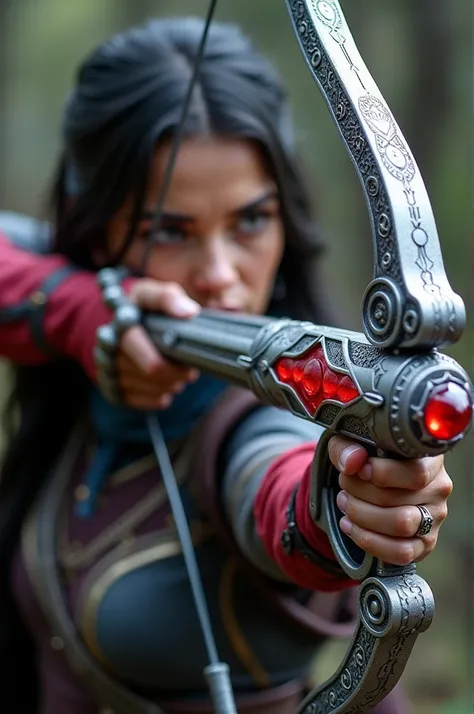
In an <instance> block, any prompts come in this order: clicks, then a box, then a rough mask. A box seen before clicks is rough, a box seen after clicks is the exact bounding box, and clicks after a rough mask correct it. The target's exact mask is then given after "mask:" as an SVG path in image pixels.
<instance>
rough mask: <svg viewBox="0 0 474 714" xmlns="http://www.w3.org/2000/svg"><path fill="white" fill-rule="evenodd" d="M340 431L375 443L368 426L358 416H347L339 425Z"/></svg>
mask: <svg viewBox="0 0 474 714" xmlns="http://www.w3.org/2000/svg"><path fill="white" fill-rule="evenodd" d="M338 431H345V432H347V433H348V434H352V435H353V436H355V437H358V438H360V439H370V441H373V439H372V436H371V434H370V431H369V428H368V426H367V424H366V423H365V422H364V421H362V419H359V417H356V416H353V415H351V416H345V417H343V418H342V419H341V421H340V423H339V429H338Z"/></svg>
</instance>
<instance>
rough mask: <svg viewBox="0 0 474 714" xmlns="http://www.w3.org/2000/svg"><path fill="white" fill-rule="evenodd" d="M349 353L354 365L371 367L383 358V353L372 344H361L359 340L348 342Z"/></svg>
mask: <svg viewBox="0 0 474 714" xmlns="http://www.w3.org/2000/svg"><path fill="white" fill-rule="evenodd" d="M349 355H350V358H351V361H352V364H354V365H355V366H356V367H366V368H367V369H373V368H374V367H375V365H377V364H379V362H381V361H382V359H383V358H384V353H383V352H382V351H381V350H379V349H378V348H377V347H373V346H372V345H362V344H361V343H360V342H350V343H349Z"/></svg>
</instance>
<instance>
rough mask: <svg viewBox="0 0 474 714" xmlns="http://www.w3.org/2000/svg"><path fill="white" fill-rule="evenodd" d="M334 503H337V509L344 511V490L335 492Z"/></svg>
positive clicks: (345, 507)
mask: <svg viewBox="0 0 474 714" xmlns="http://www.w3.org/2000/svg"><path fill="white" fill-rule="evenodd" d="M336 503H337V505H338V508H339V510H340V511H342V512H343V513H345V512H346V509H347V495H346V493H345V491H339V493H338V494H337V498H336Z"/></svg>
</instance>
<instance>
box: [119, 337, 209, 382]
mask: <svg viewBox="0 0 474 714" xmlns="http://www.w3.org/2000/svg"><path fill="white" fill-rule="evenodd" d="M117 371H118V373H119V375H123V376H125V375H128V374H130V375H136V376H139V375H140V374H141V373H143V375H146V377H147V378H149V377H157V378H159V379H160V380H162V381H163V382H164V383H165V382H167V381H168V382H169V381H174V380H176V381H179V380H187V381H189V382H192V381H195V380H196V379H197V378H198V376H199V372H198V370H196V369H194V368H193V367H186V366H184V365H178V364H173V363H172V362H169V361H168V360H167V359H165V358H164V357H163V355H161V354H160V353H159V352H158V351H157V350H156V348H155V346H154V345H153V343H152V342H151V340H150V338H149V336H148V335H147V333H146V332H145V330H143V328H141V327H139V326H136V327H131V328H130V329H129V330H127V332H126V333H125V334H124V335H123V337H122V340H121V343H120V351H119V353H118V356H117Z"/></svg>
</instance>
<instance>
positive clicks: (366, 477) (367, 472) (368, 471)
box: [357, 464, 372, 481]
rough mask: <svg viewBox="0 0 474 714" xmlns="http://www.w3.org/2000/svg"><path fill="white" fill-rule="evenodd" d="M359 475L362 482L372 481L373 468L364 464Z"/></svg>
mask: <svg viewBox="0 0 474 714" xmlns="http://www.w3.org/2000/svg"><path fill="white" fill-rule="evenodd" d="M357 475H358V476H359V478H361V479H362V481H370V479H371V478H372V466H371V465H370V464H364V465H363V467H362V468H361V470H360V471H359V473H358V474H357Z"/></svg>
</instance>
